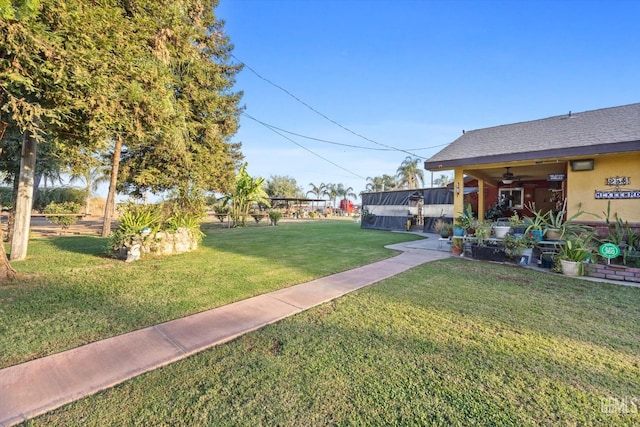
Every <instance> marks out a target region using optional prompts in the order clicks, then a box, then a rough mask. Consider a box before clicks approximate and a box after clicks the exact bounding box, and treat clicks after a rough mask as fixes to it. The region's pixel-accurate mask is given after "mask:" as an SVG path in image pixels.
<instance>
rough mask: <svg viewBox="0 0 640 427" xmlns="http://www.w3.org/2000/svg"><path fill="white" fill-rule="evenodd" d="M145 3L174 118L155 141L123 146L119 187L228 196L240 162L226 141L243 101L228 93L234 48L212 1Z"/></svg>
mask: <svg viewBox="0 0 640 427" xmlns="http://www.w3.org/2000/svg"><path fill="white" fill-rule="evenodd" d="M149 3H150V4H153V5H154V6H149V7H150V8H151V9H152V10H153V18H154V22H155V23H156V24H155V25H156V28H155V32H154V34H153V36H152V40H150V42H151V43H152V44H153V46H154V52H155V53H156V56H157V57H158V58H159V59H161V60H162V61H163V62H164V64H165V66H166V67H167V69H168V70H169V77H170V82H169V87H170V88H171V107H172V109H173V117H172V121H171V123H170V128H169V129H167V130H166V131H163V132H161V133H158V134H156V135H155V136H154V138H152V139H149V140H146V141H144V142H142V143H137V144H125V146H124V149H123V152H122V159H121V181H120V182H121V188H122V190H124V191H125V192H127V193H131V194H141V193H142V192H144V191H147V190H149V191H151V192H154V193H157V192H161V191H165V190H172V189H176V188H177V187H189V186H191V185H194V184H195V185H196V186H198V187H200V188H203V189H206V190H211V191H217V192H225V191H227V190H228V189H229V188H231V186H232V185H233V180H234V173H233V171H234V170H235V169H236V168H237V166H238V164H239V161H240V160H241V159H242V155H241V154H240V151H239V149H240V146H239V145H238V144H232V143H231V142H230V138H231V136H232V135H233V134H235V132H236V130H237V127H238V115H239V113H240V108H239V106H238V103H239V101H240V96H241V94H239V93H234V92H232V91H231V89H232V86H233V84H234V82H235V75H236V73H237V72H238V71H239V70H240V68H241V67H240V66H238V65H233V64H230V63H229V60H230V58H231V55H230V54H231V49H232V45H231V44H230V41H229V39H228V37H226V36H225V35H224V33H223V31H222V22H220V21H219V20H217V18H216V16H215V15H214V7H215V6H216V5H217V1H213V0H208V1H198V0H190V1H181V2H174V1H169V0H167V1H162V2H154V1H151V0H149ZM155 3H158V4H157V5H156V4H155ZM145 13H148V9H145Z"/></svg>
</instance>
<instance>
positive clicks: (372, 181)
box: [365, 174, 398, 191]
mask: <svg viewBox="0 0 640 427" xmlns="http://www.w3.org/2000/svg"><path fill="white" fill-rule="evenodd" d="M367 181H369V182H368V183H367V186H366V188H365V190H366V191H388V190H393V189H395V188H397V187H398V180H397V179H396V177H395V176H391V175H387V174H384V175H382V176H374V177H373V178H372V177H368V178H367Z"/></svg>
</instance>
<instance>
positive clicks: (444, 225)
mask: <svg viewBox="0 0 640 427" xmlns="http://www.w3.org/2000/svg"><path fill="white" fill-rule="evenodd" d="M452 231H453V230H452V227H451V224H449V223H448V222H446V221H445V220H444V219H442V218H438V219H437V220H436V222H435V223H434V224H433V232H434V233H436V234H439V235H440V237H442V238H447V237H449V236H450V235H451V233H452Z"/></svg>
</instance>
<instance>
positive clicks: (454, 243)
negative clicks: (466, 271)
mask: <svg viewBox="0 0 640 427" xmlns="http://www.w3.org/2000/svg"><path fill="white" fill-rule="evenodd" d="M463 247H464V242H463V241H462V239H451V253H452V254H454V255H460V254H462V249H463Z"/></svg>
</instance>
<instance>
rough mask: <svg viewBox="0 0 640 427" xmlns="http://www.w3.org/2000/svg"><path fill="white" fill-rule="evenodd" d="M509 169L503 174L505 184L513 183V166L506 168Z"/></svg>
mask: <svg viewBox="0 0 640 427" xmlns="http://www.w3.org/2000/svg"><path fill="white" fill-rule="evenodd" d="M505 169H506V170H507V171H506V172H505V173H503V174H502V183H503V184H511V183H513V178H514V176H513V173H511V170H510V169H511V167H510V166H508V167H506V168H505Z"/></svg>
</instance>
